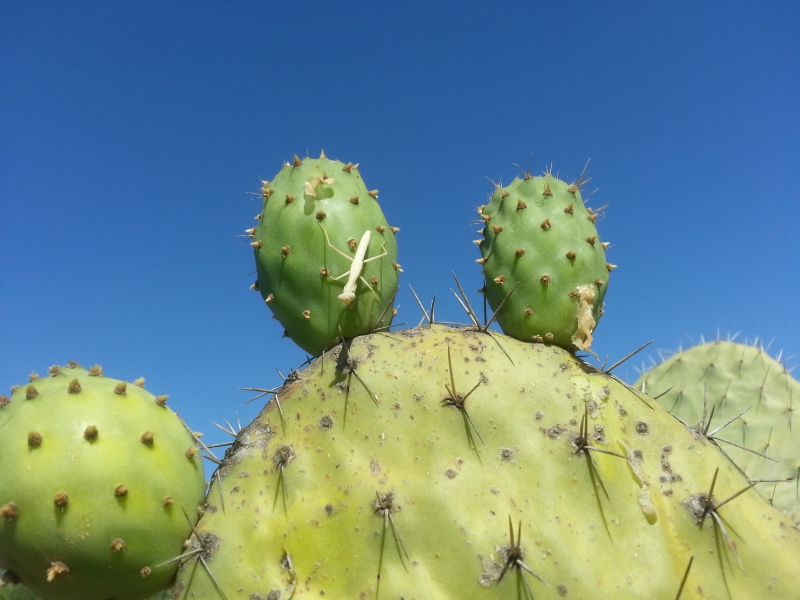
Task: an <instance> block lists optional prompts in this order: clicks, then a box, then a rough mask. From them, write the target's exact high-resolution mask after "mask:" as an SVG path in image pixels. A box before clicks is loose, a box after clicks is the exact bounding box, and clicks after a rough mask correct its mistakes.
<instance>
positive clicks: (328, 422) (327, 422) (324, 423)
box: [319, 415, 333, 431]
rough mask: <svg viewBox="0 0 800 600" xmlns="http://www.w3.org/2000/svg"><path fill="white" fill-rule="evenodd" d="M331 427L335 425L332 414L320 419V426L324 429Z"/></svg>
mask: <svg viewBox="0 0 800 600" xmlns="http://www.w3.org/2000/svg"><path fill="white" fill-rule="evenodd" d="M331 427H333V417H331V416H330V415H325V416H324V417H322V418H321V419H320V420H319V428H320V429H321V430H322V431H328V430H329V429H330V428H331Z"/></svg>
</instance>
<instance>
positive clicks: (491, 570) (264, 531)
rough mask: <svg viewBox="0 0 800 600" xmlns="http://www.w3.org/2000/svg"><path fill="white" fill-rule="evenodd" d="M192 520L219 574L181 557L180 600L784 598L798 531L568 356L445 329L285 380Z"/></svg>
mask: <svg viewBox="0 0 800 600" xmlns="http://www.w3.org/2000/svg"><path fill="white" fill-rule="evenodd" d="M498 341H499V342H500V344H498V343H497V342H498ZM501 346H502V348H501ZM354 369H355V370H356V371H357V373H358V376H357V377H355V376H354V377H352V378H351V377H350V375H351V374H352V373H353V371H354ZM476 384H477V385H476ZM459 405H463V408H464V410H461V409H460V408H459ZM279 406H280V407H282V412H283V413H284V415H285V417H286V418H282V417H281V414H280V411H279V409H278V407H279ZM467 411H468V414H467ZM478 431H479V432H480V436H478V435H477V432H478ZM288 457H291V458H290V459H289V458H288ZM715 472H716V475H715ZM712 480H713V486H712ZM698 507H699V514H698ZM509 520H510V521H511V523H512V524H513V534H510V533H509ZM196 531H197V533H196V534H195V536H206V535H213V536H215V539H217V540H218V541H219V544H218V545H217V546H216V547H215V548H214V550H213V552H212V553H210V555H209V556H208V557H207V559H206V562H207V564H208V566H209V569H210V570H211V571H212V572H213V574H214V577H215V579H216V582H214V581H212V580H211V579H210V577H209V576H208V574H207V573H206V572H205V571H204V570H203V569H200V568H197V566H196V565H193V564H189V563H187V564H186V565H184V566H183V567H182V568H181V571H180V572H179V575H178V582H177V584H176V593H175V598H177V599H184V598H185V599H188V598H193V597H198V598H219V597H221V596H220V594H221V593H224V594H225V596H227V597H228V598H233V597H243V598H248V597H249V598H290V597H295V598H298V597H305V596H308V597H309V598H310V597H319V596H321V595H322V594H324V595H325V597H332V598H369V599H373V598H385V599H389V598H400V597H402V598H406V599H412V598H417V599H425V600H454V599H456V598H459V599H460V598H470V599H481V598H486V599H491V598H496V599H501V598H502V599H507V598H517V599H520V598H530V597H535V598H537V599H553V600H556V599H560V598H563V597H567V598H615V599H617V598H631V599H633V598H636V599H638V598H670V599H672V598H676V594H677V593H678V591H679V589H681V586H683V590H682V595H681V598H682V600H687V599H690V598H692V599H699V598H761V597H767V596H770V595H772V596H774V597H780V598H797V596H798V592H797V589H798V588H797V572H796V566H797V561H798V557H800V531H798V529H797V528H796V527H795V526H794V525H793V523H792V522H791V521H790V520H789V519H788V518H786V517H785V516H783V515H781V514H780V513H778V512H777V511H775V510H774V509H773V508H772V507H771V506H769V505H768V503H767V502H766V501H764V499H763V498H761V497H760V496H759V495H758V493H756V492H755V491H754V490H753V489H752V488H751V485H750V482H749V481H748V480H747V479H746V478H745V477H744V476H743V475H742V473H741V472H740V471H739V470H738V469H736V468H735V466H734V465H733V464H731V463H730V461H729V460H728V459H727V458H726V457H725V456H724V455H723V454H722V453H721V452H720V451H719V449H718V448H717V447H716V446H715V445H713V444H711V443H709V442H707V441H706V440H704V439H702V438H697V437H696V436H694V435H693V434H692V433H691V432H690V431H689V430H687V428H686V427H684V426H683V425H682V424H681V423H680V422H679V421H677V420H676V419H674V418H673V417H672V416H671V415H670V414H669V413H668V412H667V411H665V410H664V409H662V408H661V407H660V406H658V404H657V403H655V402H654V401H653V400H652V399H651V398H649V397H647V396H646V395H644V394H642V393H640V392H637V391H634V390H633V389H632V388H629V387H627V386H625V385H624V384H623V383H621V382H620V381H619V380H617V379H615V378H613V377H611V376H609V375H607V374H605V373H603V372H602V371H601V370H599V369H596V368H594V367H591V366H590V365H588V364H586V363H584V362H582V361H581V360H580V359H578V358H576V357H575V356H574V355H572V354H571V353H570V352H568V351H566V350H564V349H561V348H558V347H555V346H548V345H544V344H538V343H529V342H520V341H517V340H514V339H511V338H507V337H505V336H502V335H500V334H494V337H490V336H489V335H487V334H486V333H482V332H480V331H474V330H464V329H454V328H448V327H444V326H441V325H432V326H424V327H418V328H415V329H410V330H405V331H394V332H382V333H379V334H372V335H365V336H359V337H356V338H355V339H353V340H352V341H351V342H350V345H349V346H345V345H341V346H337V347H336V348H334V349H333V350H331V351H329V352H326V353H325V354H324V355H323V356H322V357H319V358H318V359H316V360H314V361H313V362H312V363H311V364H310V365H309V366H308V367H307V368H306V369H304V370H302V371H299V372H297V373H296V374H295V376H294V377H292V378H290V379H289V380H287V382H286V383H285V385H284V386H283V387H281V388H280V389H278V390H277V391H276V395H275V396H274V398H273V399H272V400H271V401H270V402H269V403H268V404H267V406H266V407H265V409H264V410H263V411H262V412H261V414H260V415H259V416H258V417H257V418H256V419H255V421H254V422H253V423H252V424H250V425H249V426H247V427H245V428H244V429H242V430H241V431H239V432H236V438H235V441H234V442H233V445H232V446H231V447H230V449H229V450H228V451H227V453H226V456H225V459H224V460H223V463H222V465H221V466H220V468H219V470H218V471H217V475H216V476H215V477H214V483H213V485H212V488H211V489H210V491H209V494H208V504H207V506H206V508H205V511H204V514H203V516H202V518H201V520H200V522H199V523H198V525H197V528H196ZM690 561H691V563H692V567H691V570H689V569H688V568H687V565H689V564H690ZM687 573H688V574H687ZM217 585H218V586H219V588H218V587H217Z"/></svg>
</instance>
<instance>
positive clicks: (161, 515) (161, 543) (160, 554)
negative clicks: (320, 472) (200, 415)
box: [0, 363, 205, 600]
mask: <svg viewBox="0 0 800 600" xmlns="http://www.w3.org/2000/svg"><path fill="white" fill-rule="evenodd" d="M143 385H144V380H143V379H142V380H137V381H135V382H134V383H132V384H128V383H125V382H123V381H118V380H116V379H111V378H107V377H104V376H103V372H102V369H100V368H99V367H93V368H92V369H91V370H89V371H87V370H86V369H83V368H81V367H80V366H78V365H77V364H74V363H71V364H70V366H68V367H53V368H51V369H50V375H49V376H48V377H41V378H40V377H38V376H36V375H35V374H32V375H31V382H30V384H28V385H24V386H20V387H17V388H15V389H14V391H13V393H12V395H11V398H7V397H5V396H0V473H2V476H0V570H2V569H7V570H8V571H9V573H6V578H7V579H9V580H10V581H18V582H20V583H21V584H22V585H24V586H25V587H26V588H28V589H29V590H31V591H32V592H34V593H36V594H38V595H41V596H43V597H44V598H47V599H48V600H86V599H89V598H98V599H100V598H102V599H112V598H113V599H114V600H137V599H140V598H147V597H149V596H152V595H153V594H154V593H156V592H158V591H159V590H163V589H164V588H166V587H167V586H169V585H170V583H171V581H172V578H173V576H174V573H175V570H176V564H175V563H174V562H172V563H168V561H169V560H170V559H172V558H174V557H175V556H177V555H179V554H180V553H181V551H182V549H183V546H182V544H183V541H184V540H185V538H186V537H187V536H188V535H189V533H190V531H191V527H192V526H191V523H189V522H187V515H188V518H190V519H192V522H194V521H195V520H196V519H197V507H198V506H199V504H200V503H201V502H202V501H203V498H204V492H205V479H204V476H203V466H202V463H201V460H200V456H199V455H198V451H197V447H196V446H195V443H194V439H193V437H192V435H191V433H190V432H189V431H188V430H187V429H186V427H185V426H184V424H183V422H182V421H181V420H180V418H178V417H177V415H176V414H175V413H173V412H172V411H171V410H170V409H169V408H167V407H166V406H165V403H166V396H159V397H155V396H153V395H152V394H150V393H149V392H147V391H145V390H144V389H143V387H142V386H143ZM162 563H166V564H162Z"/></svg>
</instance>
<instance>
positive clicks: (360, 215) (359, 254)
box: [250, 154, 400, 356]
mask: <svg viewBox="0 0 800 600" xmlns="http://www.w3.org/2000/svg"><path fill="white" fill-rule="evenodd" d="M262 194H263V206H262V212H261V214H260V215H259V225H258V227H256V228H254V229H252V230H250V233H251V234H252V235H253V237H254V241H253V242H252V246H253V248H254V250H255V259H256V266H257V269H258V281H257V283H256V285H255V287H256V288H257V289H258V290H259V291H260V292H261V295H262V296H263V298H264V300H265V301H266V303H267V305H268V306H269V307H270V308H271V309H272V311H273V312H274V313H275V317H276V318H277V319H278V321H279V322H280V323H281V324H282V325H283V327H284V328H285V330H286V334H287V335H288V336H289V337H290V338H292V340H294V341H295V342H296V343H297V345H298V346H300V347H301V348H302V349H303V350H305V351H306V352H308V353H310V354H313V355H315V356H318V355H320V354H322V352H323V351H324V350H326V349H330V348H332V347H333V346H334V345H336V343H337V341H338V339H339V338H340V337H341V336H344V337H345V338H350V337H354V336H357V335H363V334H366V333H371V332H372V331H375V330H376V329H378V328H384V327H388V326H389V325H390V324H391V321H392V316H393V314H392V302H393V299H394V295H395V292H396V291H397V280H398V273H399V270H400V266H399V265H398V264H397V244H396V241H395V235H394V234H395V232H396V231H397V230H396V229H395V228H393V227H390V226H389V224H388V223H387V222H386V218H385V217H384V216H383V212H382V211H381V208H380V206H379V205H378V202H377V197H378V191H377V190H373V191H369V190H368V189H367V187H366V185H365V184H364V181H363V180H362V179H361V175H360V174H359V172H358V165H353V164H352V163H347V164H345V163H342V162H340V161H338V160H329V159H328V158H326V157H325V155H324V154H323V155H322V156H320V158H318V159H312V158H305V159H302V160H301V159H300V158H297V157H295V160H294V163H293V164H288V163H287V164H286V165H284V167H283V168H282V169H281V171H280V172H279V173H278V175H277V176H276V177H275V179H274V180H273V181H271V182H264V187H263V189H262Z"/></svg>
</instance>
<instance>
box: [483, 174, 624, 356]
mask: <svg viewBox="0 0 800 600" xmlns="http://www.w3.org/2000/svg"><path fill="white" fill-rule="evenodd" d="M580 187H581V182H580V181H578V182H576V183H573V184H568V183H566V182H564V181H561V180H559V179H557V178H555V177H553V176H552V175H551V174H550V173H545V175H544V176H543V177H532V176H531V175H530V174H527V175H526V176H525V178H524V179H519V178H517V179H514V181H512V182H511V183H510V184H509V185H508V186H506V187H500V186H499V185H498V186H497V189H496V190H495V191H494V193H493V194H492V196H491V201H490V202H489V204H488V205H486V206H481V207H480V208H479V209H478V212H479V214H480V216H481V218H482V219H483V221H484V228H483V230H482V233H483V236H484V237H483V239H480V240H476V243H477V244H478V245H479V246H480V250H481V258H480V259H478V262H479V263H480V264H482V265H483V272H484V275H485V277H486V287H485V294H486V299H487V301H488V302H489V306H491V307H492V310H498V308H499V312H498V313H497V321H498V323H499V324H500V327H501V328H502V329H503V331H504V332H505V333H506V335H510V336H511V337H514V338H517V339H518V340H522V341H527V342H530V341H535V342H544V343H545V344H554V345H556V346H561V347H562V348H566V349H567V350H571V351H575V350H589V349H590V347H591V343H592V337H593V336H592V333H593V331H594V329H595V327H596V326H597V322H598V321H599V320H600V316H601V315H602V314H603V309H602V306H603V297H604V296H605V294H606V288H607V287H608V276H609V271H611V269H613V268H614V265H611V264H609V263H607V262H606V253H605V244H603V243H602V242H601V241H600V238H599V237H598V235H597V228H596V227H595V219H596V218H597V213H596V212H593V211H592V210H589V209H587V208H586V207H585V206H584V204H583V200H582V199H581V193H580ZM512 290H513V293H512ZM504 301H505V304H504V305H503V306H502V307H501V304H502V303H503V302H504Z"/></svg>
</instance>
